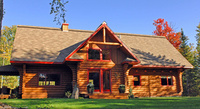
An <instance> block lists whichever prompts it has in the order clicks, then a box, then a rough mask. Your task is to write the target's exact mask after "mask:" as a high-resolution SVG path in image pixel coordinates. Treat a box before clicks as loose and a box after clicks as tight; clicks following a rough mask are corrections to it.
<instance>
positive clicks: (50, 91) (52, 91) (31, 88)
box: [17, 65, 72, 99]
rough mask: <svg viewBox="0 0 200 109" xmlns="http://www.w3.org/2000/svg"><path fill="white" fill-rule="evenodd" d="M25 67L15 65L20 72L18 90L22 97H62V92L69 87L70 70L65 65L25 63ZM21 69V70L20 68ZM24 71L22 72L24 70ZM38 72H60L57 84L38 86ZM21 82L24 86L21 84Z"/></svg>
mask: <svg viewBox="0 0 200 109" xmlns="http://www.w3.org/2000/svg"><path fill="white" fill-rule="evenodd" d="M25 66H26V67H23V68H21V67H22V66H17V68H18V70H19V72H20V87H19V92H20V93H21V94H22V98H23V99H24V98H47V97H56V98H58V97H64V93H65V91H66V90H67V88H68V89H69V87H70V86H71V82H72V71H71V69H70V68H69V67H67V66H58V65H57V66H56V65H25ZM20 69H22V70H20ZM23 70H24V71H26V72H25V73H24V71H23ZM39 73H46V74H54V73H56V74H60V75H61V77H60V80H61V81H60V85H59V86H39V85H38V81H39ZM23 84H24V85H25V86H23Z"/></svg>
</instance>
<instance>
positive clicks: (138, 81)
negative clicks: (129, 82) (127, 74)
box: [133, 75, 141, 86]
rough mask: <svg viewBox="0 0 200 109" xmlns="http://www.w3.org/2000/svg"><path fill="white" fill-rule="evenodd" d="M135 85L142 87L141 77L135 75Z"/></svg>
mask: <svg viewBox="0 0 200 109" xmlns="http://www.w3.org/2000/svg"><path fill="white" fill-rule="evenodd" d="M133 84H134V86H140V85H141V84H140V75H133Z"/></svg>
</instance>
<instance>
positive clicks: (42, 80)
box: [39, 73, 60, 86]
mask: <svg viewBox="0 0 200 109" xmlns="http://www.w3.org/2000/svg"><path fill="white" fill-rule="evenodd" d="M58 85H60V74H45V73H40V74H39V86H58Z"/></svg>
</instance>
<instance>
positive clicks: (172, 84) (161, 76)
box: [160, 75, 174, 86]
mask: <svg viewBox="0 0 200 109" xmlns="http://www.w3.org/2000/svg"><path fill="white" fill-rule="evenodd" d="M163 76H165V75H162V76H160V84H161V86H173V85H174V83H173V82H174V80H173V76H166V78H167V85H163V84H162V77H163ZM168 77H171V83H172V85H169V80H168Z"/></svg>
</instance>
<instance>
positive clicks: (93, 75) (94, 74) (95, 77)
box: [89, 70, 100, 91]
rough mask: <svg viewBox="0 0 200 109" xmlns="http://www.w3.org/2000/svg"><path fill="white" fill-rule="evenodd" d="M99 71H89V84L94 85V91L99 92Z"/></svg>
mask: <svg viewBox="0 0 200 109" xmlns="http://www.w3.org/2000/svg"><path fill="white" fill-rule="evenodd" d="M99 76H100V71H99V70H91V71H89V83H91V84H94V91H100V77H99Z"/></svg>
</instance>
